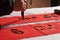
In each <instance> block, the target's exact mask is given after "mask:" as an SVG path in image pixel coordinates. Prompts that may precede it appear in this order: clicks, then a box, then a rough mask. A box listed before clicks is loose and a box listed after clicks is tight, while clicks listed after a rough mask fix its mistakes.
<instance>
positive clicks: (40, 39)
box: [2, 6, 60, 40]
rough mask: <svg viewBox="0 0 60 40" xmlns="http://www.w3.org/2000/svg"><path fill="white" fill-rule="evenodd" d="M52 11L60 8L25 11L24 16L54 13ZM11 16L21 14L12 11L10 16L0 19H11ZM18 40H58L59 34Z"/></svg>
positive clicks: (59, 38)
mask: <svg viewBox="0 0 60 40" xmlns="http://www.w3.org/2000/svg"><path fill="white" fill-rule="evenodd" d="M54 9H60V6H56V7H45V8H31V9H27V10H26V11H25V15H31V14H32V15H33V14H45V13H54ZM12 16H21V12H20V11H13V12H12V13H11V14H10V15H6V16H2V17H12ZM19 40H60V33H58V34H52V35H47V36H40V37H32V38H24V39H19Z"/></svg>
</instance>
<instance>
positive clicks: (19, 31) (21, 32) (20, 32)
mask: <svg viewBox="0 0 60 40" xmlns="http://www.w3.org/2000/svg"><path fill="white" fill-rule="evenodd" d="M11 32H13V33H16V34H23V33H24V32H23V31H21V30H17V29H11Z"/></svg>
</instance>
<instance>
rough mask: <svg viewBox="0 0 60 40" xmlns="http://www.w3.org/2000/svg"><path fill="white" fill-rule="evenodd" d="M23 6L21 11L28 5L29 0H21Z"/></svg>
mask: <svg viewBox="0 0 60 40" xmlns="http://www.w3.org/2000/svg"><path fill="white" fill-rule="evenodd" d="M21 2H22V6H21V11H25V9H26V6H27V1H26V0H21Z"/></svg>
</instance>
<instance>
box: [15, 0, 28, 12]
mask: <svg viewBox="0 0 60 40" xmlns="http://www.w3.org/2000/svg"><path fill="white" fill-rule="evenodd" d="M26 2H27V1H26V0H15V2H14V10H15V11H25V9H26V5H27V3H26Z"/></svg>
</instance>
